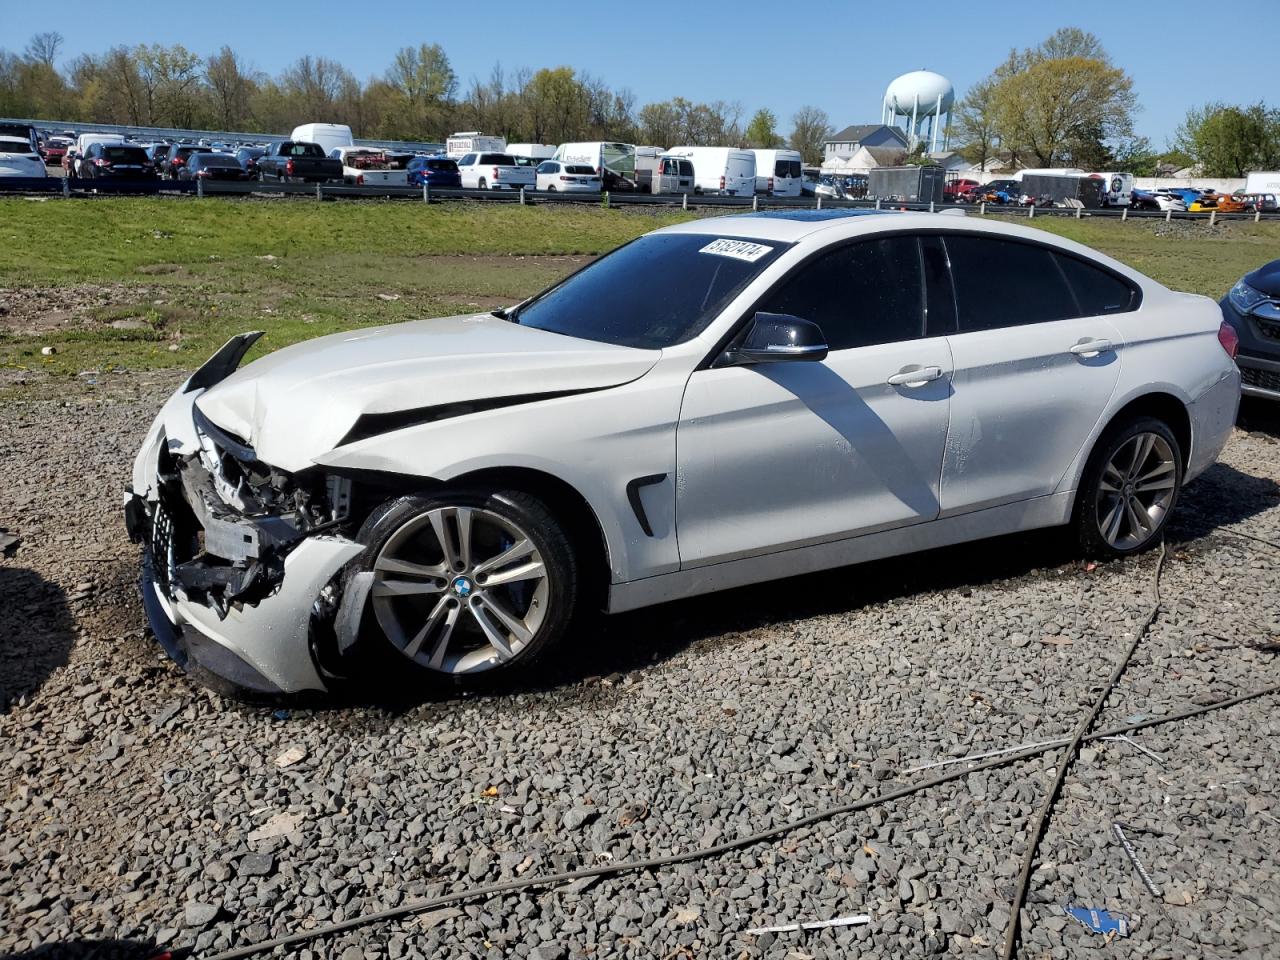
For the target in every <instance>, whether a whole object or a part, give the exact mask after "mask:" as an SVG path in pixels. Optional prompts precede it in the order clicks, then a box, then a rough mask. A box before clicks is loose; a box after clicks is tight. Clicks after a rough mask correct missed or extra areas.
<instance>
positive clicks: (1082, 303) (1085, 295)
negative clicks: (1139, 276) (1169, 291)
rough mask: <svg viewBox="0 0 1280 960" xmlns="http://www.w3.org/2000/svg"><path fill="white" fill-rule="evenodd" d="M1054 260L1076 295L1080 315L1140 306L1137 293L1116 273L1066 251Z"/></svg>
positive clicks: (1116, 311) (1090, 315)
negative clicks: (1079, 258) (1069, 254)
mask: <svg viewBox="0 0 1280 960" xmlns="http://www.w3.org/2000/svg"><path fill="white" fill-rule="evenodd" d="M1054 259H1056V260H1057V261H1058V266H1059V267H1061V268H1062V273H1063V276H1065V277H1066V278H1067V283H1068V284H1070V286H1071V289H1072V291H1073V292H1074V293H1075V295H1076V302H1077V303H1078V304H1079V307H1080V316H1082V317H1097V316H1101V315H1102V314H1106V313H1125V312H1127V311H1129V310H1135V309H1137V306H1138V292H1137V291H1136V290H1135V289H1134V288H1133V287H1132V286H1130V285H1129V284H1128V283H1126V282H1125V281H1124V280H1122V279H1120V278H1119V277H1117V276H1116V275H1115V274H1114V273H1110V272H1109V271H1107V270H1103V269H1102V268H1100V267H1095V266H1094V265H1093V264H1090V263H1086V262H1085V261H1083V260H1078V259H1076V258H1075V257H1072V256H1068V255H1066V254H1055V255H1054Z"/></svg>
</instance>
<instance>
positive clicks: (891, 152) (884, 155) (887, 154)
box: [854, 147, 904, 167]
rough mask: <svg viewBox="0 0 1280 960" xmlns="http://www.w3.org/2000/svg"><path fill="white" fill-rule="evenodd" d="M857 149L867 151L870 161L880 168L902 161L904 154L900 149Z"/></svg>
mask: <svg viewBox="0 0 1280 960" xmlns="http://www.w3.org/2000/svg"><path fill="white" fill-rule="evenodd" d="M858 149H859V150H865V151H867V153H868V154H869V155H870V157H871V159H872V160H874V161H875V162H876V163H878V164H880V166H882V167H891V166H893V165H894V164H896V163H897V162H898V161H899V160H901V159H902V154H903V153H904V151H903V149H902V148H901V147H859V148H858ZM854 156H857V154H854Z"/></svg>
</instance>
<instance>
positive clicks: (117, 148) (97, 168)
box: [80, 143, 156, 180]
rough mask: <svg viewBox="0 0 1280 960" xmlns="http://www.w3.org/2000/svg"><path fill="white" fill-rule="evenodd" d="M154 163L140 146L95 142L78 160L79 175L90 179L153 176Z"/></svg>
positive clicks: (154, 171)
mask: <svg viewBox="0 0 1280 960" xmlns="http://www.w3.org/2000/svg"><path fill="white" fill-rule="evenodd" d="M155 174H156V168H155V165H154V164H153V163H152V162H151V159H150V158H149V157H148V156H147V152H146V151H145V150H143V149H142V148H141V147H135V146H130V145H127V144H118V143H95V144H93V145H91V146H90V147H89V149H88V150H86V151H85V153H84V157H83V159H81V161H80V176H82V177H86V178H88V179H92V180H99V179H102V178H104V177H122V178H123V177H130V178H134V179H137V178H139V177H154V176H155Z"/></svg>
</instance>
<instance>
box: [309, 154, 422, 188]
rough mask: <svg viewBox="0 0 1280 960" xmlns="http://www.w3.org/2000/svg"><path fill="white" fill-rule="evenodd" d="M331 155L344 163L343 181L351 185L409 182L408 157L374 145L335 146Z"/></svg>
mask: <svg viewBox="0 0 1280 960" xmlns="http://www.w3.org/2000/svg"><path fill="white" fill-rule="evenodd" d="M329 156H331V157H332V158H333V159H335V160H338V161H340V162H341V163H342V181H343V183H346V184H348V185H349V186H376V187H404V186H408V184H409V173H408V171H407V170H405V163H407V162H408V157H399V156H395V155H393V154H388V153H386V152H385V151H382V150H375V149H373V148H372V147H334V148H333V149H332V150H330V151H329Z"/></svg>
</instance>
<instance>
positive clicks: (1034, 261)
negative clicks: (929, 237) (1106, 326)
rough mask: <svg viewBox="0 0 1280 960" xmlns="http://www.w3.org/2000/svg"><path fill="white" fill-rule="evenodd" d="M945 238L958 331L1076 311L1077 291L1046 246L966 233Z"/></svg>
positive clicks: (1012, 324)
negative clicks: (1065, 277)
mask: <svg viewBox="0 0 1280 960" xmlns="http://www.w3.org/2000/svg"><path fill="white" fill-rule="evenodd" d="M945 242H946V247H947V257H948V259H950V261H951V276H952V280H953V282H954V283H955V290H956V311H957V320H958V322H959V330H960V333H972V332H974V331H975V330H995V329H998V328H1000V327H1016V326H1021V325H1023V324H1028V323H1045V322H1047V321H1050V320H1066V319H1068V318H1069V317H1072V316H1075V315H1076V304H1075V297H1074V296H1073V295H1072V293H1071V289H1070V288H1069V287H1068V286H1067V282H1066V280H1065V279H1064V278H1063V276H1062V272H1061V271H1060V270H1059V269H1058V266H1057V264H1056V263H1055V262H1054V261H1055V257H1054V255H1053V252H1052V251H1050V250H1049V249H1047V248H1046V247H1041V246H1038V245H1036V244H1033V243H1019V242H1016V241H1011V240H998V239H994V238H991V237H972V236H963V235H961V236H949V237H947V238H946V241H945Z"/></svg>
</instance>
